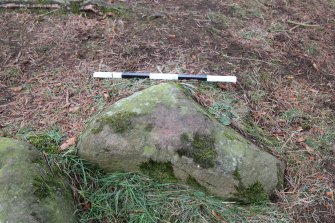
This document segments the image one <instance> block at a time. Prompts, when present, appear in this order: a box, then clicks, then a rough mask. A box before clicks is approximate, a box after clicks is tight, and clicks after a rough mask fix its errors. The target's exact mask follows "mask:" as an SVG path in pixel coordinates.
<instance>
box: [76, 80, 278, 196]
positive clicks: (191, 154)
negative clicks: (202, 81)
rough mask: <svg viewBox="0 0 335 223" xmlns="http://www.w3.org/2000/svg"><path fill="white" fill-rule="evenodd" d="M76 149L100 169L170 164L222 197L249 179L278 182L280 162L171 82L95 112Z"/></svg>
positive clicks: (269, 184) (183, 177)
mask: <svg viewBox="0 0 335 223" xmlns="http://www.w3.org/2000/svg"><path fill="white" fill-rule="evenodd" d="M78 151H79V155H80V156H81V157H82V158H84V159H87V160H89V161H91V162H93V163H95V164H98V165H99V166H100V167H101V168H103V169H105V170H106V171H116V170H123V171H140V170H143V168H145V167H148V168H150V166H151V167H153V169H154V170H153V171H156V169H157V165H154V166H152V164H153V163H156V164H162V165H164V166H165V169H168V167H169V166H171V168H172V173H173V175H174V177H176V178H177V179H179V180H180V181H181V182H190V181H191V182H196V184H198V185H199V184H200V185H199V186H202V187H205V188H206V189H207V190H208V191H209V192H211V193H213V194H216V195H219V196H222V197H230V196H232V195H233V194H236V190H237V188H241V187H243V188H248V187H249V186H252V185H257V187H258V188H259V185H262V187H263V188H264V189H265V191H266V192H267V193H269V194H270V193H271V192H273V190H274V189H275V188H276V187H277V186H278V185H280V184H282V182H283V172H284V167H283V163H282V162H280V161H278V160H277V159H276V158H275V157H274V156H272V155H271V154H269V153H266V152H264V151H261V150H260V149H259V148H257V147H256V146H255V145H254V144H252V143H251V142H249V141H248V140H246V139H245V138H243V137H242V136H240V135H239V134H238V133H236V132H235V131H234V130H232V129H231V128H229V127H225V126H223V125H221V124H220V123H219V122H218V121H217V120H216V119H214V118H213V117H212V116H210V115H209V114H208V113H207V112H206V111H205V110H204V109H203V108H201V107H200V106H199V105H198V104H197V103H196V102H195V101H194V100H192V99H191V98H190V97H189V96H187V95H186V94H185V93H184V91H183V89H182V88H181V87H180V86H178V85H177V84H174V83H164V84H159V85H156V86H153V87H150V88H148V89H146V90H143V91H140V92H137V93H135V94H134V95H132V96H130V97H128V98H125V99H122V100H120V101H118V102H116V103H115V104H114V105H113V106H111V107H110V108H109V109H107V110H106V111H104V112H102V113H101V114H99V115H98V116H97V117H95V118H94V119H93V120H92V122H91V123H90V124H89V125H88V127H87V129H86V130H85V132H84V133H83V135H82V137H81V140H80V142H79V150H78ZM162 176H165V175H162Z"/></svg>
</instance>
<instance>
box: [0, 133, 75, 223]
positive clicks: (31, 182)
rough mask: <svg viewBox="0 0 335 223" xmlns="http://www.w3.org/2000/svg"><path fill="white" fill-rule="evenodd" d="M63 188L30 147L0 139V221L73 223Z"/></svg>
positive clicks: (70, 203) (67, 194)
mask: <svg viewBox="0 0 335 223" xmlns="http://www.w3.org/2000/svg"><path fill="white" fill-rule="evenodd" d="M65 185H66V184H65V182H64V181H63V180H62V179H60V178H59V177H56V176H53V175H52V174H51V173H50V170H49V169H48V166H47V165H46V163H45V162H44V160H43V158H42V155H41V154H40V153H39V152H38V151H37V150H36V149H35V148H33V147H32V146H31V145H29V144H27V143H24V142H20V141H17V140H13V139H8V138H3V137H0V222H6V223H14V222H25V223H40V222H54V223H58V222H60V223H61V222H74V217H73V213H74V206H73V200H72V195H71V191H70V190H69V188H68V187H67V186H65Z"/></svg>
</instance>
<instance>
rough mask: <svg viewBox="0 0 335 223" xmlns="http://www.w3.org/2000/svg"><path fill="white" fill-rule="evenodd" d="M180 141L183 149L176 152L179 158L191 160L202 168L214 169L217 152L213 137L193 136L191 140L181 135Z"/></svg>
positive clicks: (185, 135)
mask: <svg viewBox="0 0 335 223" xmlns="http://www.w3.org/2000/svg"><path fill="white" fill-rule="evenodd" d="M181 141H182V143H183V144H184V145H185V147H184V148H181V149H179V150H178V151H177V153H178V154H179V155H180V156H186V157H189V158H192V159H193V160H194V162H195V163H197V164H199V165H200V166H201V167H203V168H211V167H214V165H215V158H216V155H217V152H216V150H215V139H214V137H213V136H211V135H200V134H195V136H194V138H193V139H191V138H190V137H189V136H188V135H187V134H182V135H181Z"/></svg>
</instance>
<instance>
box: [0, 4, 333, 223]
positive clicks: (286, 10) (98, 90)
mask: <svg viewBox="0 0 335 223" xmlns="http://www.w3.org/2000/svg"><path fill="white" fill-rule="evenodd" d="M115 4H118V6H117V9H116V10H115V11H111V12H109V13H108V15H93V14H87V13H82V12H78V13H77V14H75V13H71V12H69V13H63V12H60V10H58V9H56V10H52V11H43V10H23V9H20V10H10V9H1V11H0V136H1V135H2V136H9V137H16V136H18V135H23V134H26V133H27V132H31V131H33V132H43V131H44V132H45V131H50V129H52V128H58V129H60V131H61V132H62V133H63V134H64V135H65V138H64V139H66V138H71V137H78V136H79V134H80V133H81V132H82V130H83V129H84V127H85V123H86V122H87V120H89V118H90V117H92V116H93V115H94V114H96V113H97V112H99V111H101V110H102V109H103V108H105V107H106V106H109V105H111V104H113V103H114V102H115V101H117V100H119V99H121V98H124V97H126V96H128V95H130V94H132V93H133V92H135V91H138V90H141V89H143V88H145V87H147V86H149V85H151V84H155V83H156V82H150V83H149V84H148V83H147V82H145V83H144V82H143V81H125V80H120V81H110V80H107V81H106V80H94V79H93V78H92V73H93V72H94V71H146V72H174V73H192V74H198V73H208V74H215V75H236V76H237V78H238V82H237V84H235V85H232V84H215V85H212V86H211V87H208V86H206V84H199V83H196V82H192V83H191V85H192V86H195V88H196V89H199V90H198V91H197V92H196V93H195V95H194V97H195V98H196V99H197V101H198V102H199V103H200V104H202V105H203V106H205V107H207V108H214V109H217V110H220V106H218V103H219V102H218V100H219V99H218V98H220V97H221V96H218V95H220V93H218V91H219V92H221V93H222V95H224V94H229V95H231V96H232V97H233V99H234V100H233V102H232V100H229V101H227V100H225V99H222V98H221V99H222V100H221V101H220V103H221V104H222V105H225V104H226V105H227V104H228V105H229V106H231V108H232V110H234V109H235V110H236V112H235V113H234V112H232V115H231V119H232V120H231V121H230V122H229V123H230V125H231V126H232V127H234V128H235V129H237V130H239V131H240V132H242V133H244V134H245V136H246V137H248V138H249V139H250V140H252V141H254V142H255V143H257V144H258V145H260V146H262V147H264V148H266V149H267V151H270V152H271V153H272V154H273V155H275V156H276V157H277V158H279V159H281V160H283V161H285V163H286V174H285V187H284V188H283V189H282V190H280V191H277V192H276V194H275V196H274V198H273V199H272V205H275V206H276V207H277V208H279V209H280V210H282V211H283V212H285V213H287V215H288V216H289V217H290V218H291V219H292V221H295V222H329V223H330V222H335V202H334V190H335V162H334V161H335V158H334V156H335V2H334V0H308V1H290V0H277V1H265V0H259V1H248V0H227V1H219V0H212V1H208V0H185V1H180V0H165V1H160V0H157V1H154V0H138V1H120V2H118V1H115ZM214 88H215V89H216V90H215V92H216V93H213V91H212V89H214ZM241 106H242V107H243V108H247V111H245V110H243V112H242V111H240V110H239V108H241ZM224 109H226V107H225V108H224ZM224 109H223V110H220V111H218V112H221V113H224V112H226V111H225V110H224ZM246 123H247V124H246Z"/></svg>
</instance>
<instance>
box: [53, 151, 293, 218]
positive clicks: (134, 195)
mask: <svg viewBox="0 0 335 223" xmlns="http://www.w3.org/2000/svg"><path fill="white" fill-rule="evenodd" d="M74 153H75V152H74V151H68V152H67V153H65V154H51V155H50V156H49V159H50V163H54V165H56V166H58V168H59V169H60V170H62V171H63V172H64V174H66V175H67V176H68V177H70V178H71V179H72V182H73V184H74V185H75V189H74V190H75V192H76V194H78V197H77V198H76V200H77V212H76V214H77V217H78V218H79V221H80V222H136V223H137V222H143V223H144V222H145V223H150V222H220V221H219V219H218V217H217V215H219V216H221V217H222V219H224V221H227V222H249V221H251V220H253V221H260V220H261V219H266V221H267V222H277V219H283V222H288V220H287V219H286V217H285V215H283V214H282V213H280V212H277V211H276V210H275V209H273V208H271V207H270V206H267V205H260V206H259V205H257V206H248V207H244V206H239V205H233V204H231V203H229V202H228V203H224V202H223V200H221V199H218V198H216V197H214V196H210V195H208V194H206V193H203V192H201V191H196V190H194V189H191V188H190V187H188V186H182V185H178V184H171V183H160V182H158V181H156V180H154V179H152V178H149V177H147V176H145V175H142V174H139V173H123V172H115V173H112V174H106V173H103V172H102V171H100V170H99V169H97V168H96V167H95V166H93V165H91V164H89V163H87V162H86V161H84V160H82V159H81V158H79V157H77V156H76V155H74ZM213 213H215V215H213ZM264 213H265V214H264Z"/></svg>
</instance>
